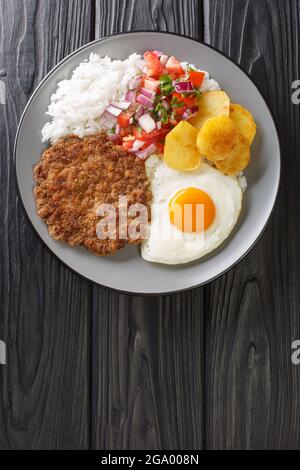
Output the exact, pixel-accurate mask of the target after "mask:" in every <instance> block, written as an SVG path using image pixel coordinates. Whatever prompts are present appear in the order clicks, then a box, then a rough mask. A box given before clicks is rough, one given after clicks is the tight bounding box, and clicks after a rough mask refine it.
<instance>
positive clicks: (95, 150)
mask: <svg viewBox="0 0 300 470" xmlns="http://www.w3.org/2000/svg"><path fill="white" fill-rule="evenodd" d="M47 116H48V117H49V122H47V124H46V125H45V126H44V127H43V129H42V138H43V141H44V142H46V141H48V142H49V143H50V147H49V148H48V149H47V150H46V151H45V152H44V154H43V155H42V158H41V161H40V163H38V164H37V166H36V167H35V170H34V174H35V181H36V188H35V197H36V202H37V209H38V214H39V216H40V217H41V218H42V219H43V220H44V221H45V222H46V223H47V225H48V227H49V232H50V235H51V236H52V237H53V238H54V239H55V240H58V241H62V242H66V243H68V244H70V245H71V246H83V247H85V248H87V249H88V250H89V251H90V252H92V253H93V254H95V255H99V256H107V255H112V254H114V253H116V252H117V251H118V250H120V249H121V248H124V247H125V246H126V245H128V244H132V245H142V249H141V252H142V257H143V258H144V259H145V260H146V261H149V262H155V263H165V264H183V263H188V262H191V261H194V260H197V259H200V258H202V257H203V256H205V255H207V254H208V253H210V252H212V251H213V250H215V249H216V248H217V247H219V246H220V245H221V244H222V243H223V242H224V241H225V240H226V239H227V238H228V237H229V235H230V234H231V232H232V230H233V229H234V227H235V226H236V224H237V221H238V218H239V214H240V211H241V208H242V199H243V192H244V191H245V190H246V187H247V181H246V179H245V177H244V176H243V173H242V172H243V170H244V169H245V168H246V167H247V165H248V164H249V163H250V147H251V145H252V143H253V140H254V137H255V134H256V124H255V121H254V118H253V117H252V115H251V114H250V112H249V111H248V110H246V109H245V108H243V107H242V106H240V105H238V104H231V102H230V97H229V96H228V95H227V94H226V92H225V91H223V90H221V88H220V86H219V84H218V83H217V82H216V81H215V80H213V79H211V78H210V76H209V74H208V73H207V72H205V71H203V70H200V69H199V68H198V67H197V66H195V65H193V64H189V63H188V62H182V61H180V59H179V58H177V57H174V56H170V55H167V54H165V53H164V52H162V51H158V50H153V51H146V52H145V53H144V56H143V57H142V56H140V55H138V54H136V53H134V54H132V55H131V56H129V57H128V58H127V59H126V60H123V61H122V60H112V59H111V58H110V57H104V58H101V57H99V56H98V55H97V54H91V56H90V58H89V60H87V61H85V62H83V63H81V64H80V65H79V66H78V67H77V68H76V69H75V70H74V72H73V74H72V77H71V78H70V79H69V80H63V81H62V82H60V83H59V84H58V88H57V91H56V92H55V93H54V94H53V95H52V97H51V101H50V104H49V108H48V111H47ZM126 198H127V199H126ZM125 199H126V211H127V208H128V210H129V212H128V214H126V217H125V218H124V207H125V206H124V200H125ZM120 201H123V202H121V203H120ZM120 204H121V205H120ZM109 207H112V208H113V212H114V215H111V213H110V212H109ZM132 207H135V208H136V212H135V213H134V211H132V212H130V208H132ZM144 208H145V210H146V218H144V219H142V213H143V209H144ZM135 215H137V219H138V217H140V218H139V219H138V221H137V219H136V218H135ZM105 220H108V225H109V227H111V224H110V222H113V221H114V222H115V226H113V225H112V227H113V230H112V231H111V230H110V233H109V234H108V232H106V231H105V232H104V233H103V232H101V234H100V229H99V227H100V225H101V227H102V225H103V223H104V221H105ZM132 225H133V226H134V227H135V228H136V233H135V236H134V234H133V232H132V231H131V226H132ZM145 226H146V227H145ZM102 228H103V227H102ZM144 229H145V230H144ZM121 234H122V235H123V236H121ZM124 234H125V236H124ZM106 235H107V236H106Z"/></svg>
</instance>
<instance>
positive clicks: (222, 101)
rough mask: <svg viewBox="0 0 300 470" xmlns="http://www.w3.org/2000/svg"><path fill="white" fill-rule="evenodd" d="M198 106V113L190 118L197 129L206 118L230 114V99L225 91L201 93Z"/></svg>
mask: <svg viewBox="0 0 300 470" xmlns="http://www.w3.org/2000/svg"><path fill="white" fill-rule="evenodd" d="M198 107H199V111H198V113H197V114H196V115H195V116H194V117H193V118H192V119H191V120H190V123H191V124H192V125H193V126H194V127H197V128H198V129H201V128H202V127H203V125H204V124H205V122H206V121H207V120H208V119H211V118H213V117H216V116H227V117H229V115H230V99H229V96H228V95H227V94H226V93H225V91H208V92H206V93H203V94H202V95H201V96H200V97H199V99H198Z"/></svg>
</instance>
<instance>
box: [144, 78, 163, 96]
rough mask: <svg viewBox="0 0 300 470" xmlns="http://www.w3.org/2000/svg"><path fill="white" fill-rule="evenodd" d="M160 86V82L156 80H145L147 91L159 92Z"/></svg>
mask: <svg viewBox="0 0 300 470" xmlns="http://www.w3.org/2000/svg"><path fill="white" fill-rule="evenodd" d="M159 85H160V83H159V81H158V80H154V78H145V80H144V88H146V89H147V90H151V91H153V92H154V93H156V92H157V90H158V88H159Z"/></svg>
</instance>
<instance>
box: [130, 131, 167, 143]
mask: <svg viewBox="0 0 300 470" xmlns="http://www.w3.org/2000/svg"><path fill="white" fill-rule="evenodd" d="M170 130H171V129H170V127H164V128H162V129H160V130H159V131H158V130H155V131H153V132H151V133H150V134H147V132H145V131H143V130H140V129H135V130H134V136H135V138H136V139H138V140H143V141H144V142H147V143H148V144H151V143H155V142H162V141H163V140H164V139H165V138H166V136H167V134H168V133H169V132H170Z"/></svg>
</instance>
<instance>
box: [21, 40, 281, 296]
mask: <svg viewBox="0 0 300 470" xmlns="http://www.w3.org/2000/svg"><path fill="white" fill-rule="evenodd" d="M148 49H159V50H163V51H165V52H166V53H167V54H169V55H175V56H177V57H179V58H180V59H182V60H184V61H188V62H190V63H194V64H196V65H198V66H199V67H201V68H202V69H204V70H207V71H208V72H209V73H210V74H211V76H212V78H215V79H216V80H217V81H218V82H219V83H220V84H221V86H222V88H223V89H224V90H225V91H226V92H227V93H228V94H229V96H230V97H231V100H232V102H237V103H241V104H242V105H244V106H246V108H248V109H249V110H250V111H251V112H252V113H253V115H254V116H255V119H256V121H257V124H258V134H257V137H256V139H255V144H254V146H253V147H252V164H251V165H250V166H249V167H248V169H247V171H246V172H245V174H246V177H247V180H248V190H247V193H246V195H245V198H244V204H243V211H242V214H241V217H240V220H239V224H238V226H237V227H236V229H235V231H234V233H233V234H232V236H231V237H230V239H229V240H227V242H226V243H225V244H223V245H222V247H221V248H220V249H218V250H217V251H216V252H213V253H212V254H211V255H209V256H208V257H206V258H205V259H203V260H200V261H198V262H197V263H193V264H189V265H184V266H163V265H156V264H150V263H147V262H146V261H144V260H143V259H142V258H141V257H140V255H139V253H138V252H137V250H136V248H134V247H129V248H126V249H125V250H123V251H121V252H119V253H118V254H117V255H116V256H114V257H108V258H98V257H94V256H93V255H92V254H90V253H89V252H88V251H86V250H85V249H83V248H72V247H69V246H67V245H65V244H63V243H59V242H56V241H54V240H52V238H51V237H50V235H49V233H48V230H47V226H46V224H45V223H44V222H43V221H42V220H41V219H40V218H39V217H38V215H37V212H36V204H35V199H34V195H33V188H34V179H33V167H34V166H35V164H36V163H37V162H38V161H39V160H40V157H41V154H42V152H43V150H44V149H45V145H43V143H42V141H41V133H40V130H41V128H42V126H43V125H44V124H45V123H46V122H47V117H46V115H45V111H46V110H47V107H48V104H49V100H50V97H51V95H52V93H53V92H54V91H55V90H56V87H57V84H58V82H60V81H61V80H63V79H68V78H70V76H71V73H72V71H73V70H74V69H75V68H76V67H77V65H78V64H79V63H80V62H83V61H84V60H86V59H88V57H89V55H90V54H91V53H92V52H94V53H97V54H99V55H100V56H105V55H109V56H111V57H113V58H114V59H119V58H121V59H125V58H126V57H128V56H129V55H130V54H132V53H133V52H139V53H143V52H144V51H145V50H148ZM15 169H16V177H17V184H18V188H19V193H20V197H21V200H22V202H23V205H24V209H25V211H26V214H27V215H28V218H29V220H30V222H31V224H32V225H33V227H34V230H35V232H36V233H37V234H38V236H39V237H40V239H41V240H42V241H43V242H44V243H45V245H46V246H47V247H48V249H49V250H50V251H51V252H52V253H53V254H54V255H55V256H56V257H57V258H58V259H59V260H60V261H61V262H63V263H64V264H65V265H66V266H67V267H69V268H70V269H72V270H73V271H75V272H76V273H78V274H80V275H81V276H83V277H84V278H86V279H88V280H90V281H92V282H94V283H97V284H98V285H100V286H102V287H106V288H109V289H114V290H117V291H120V292H126V293H130V294H143V295H162V294H171V293H176V292H182V291H185V290H189V289H192V288H195V287H198V286H201V285H203V284H205V283H208V282H210V281H212V280H213V279H215V278H217V277H218V276H220V275H221V274H223V273H225V272H226V271H227V270H229V269H230V268H231V267H233V266H234V265H235V264H236V263H238V262H239V261H240V260H241V259H242V258H243V257H244V256H245V255H246V254H247V253H248V252H249V251H250V250H251V249H252V248H253V246H254V245H255V243H256V242H257V240H258V239H259V237H260V235H261V234H262V232H263V231H264V228H265V227H266V224H267V222H268V220H269V218H270V215H271V213H272V209H273V207H274V204H275V201H276V196H277V192H278V187H279V181H280V144H279V138H278V133H277V130H276V126H275V123H274V120H273V117H272V114H271V112H270V110H269V108H268V105H267V104H266V101H265V100H264V98H263V96H262V94H261V93H260V91H259V90H258V88H257V87H256V85H254V83H253V82H252V81H251V79H250V78H249V77H248V76H247V74H246V73H245V72H243V71H242V70H241V69H240V68H239V67H238V66H237V65H236V64H234V63H233V62H232V61H231V60H230V59H228V58H227V57H225V56H224V55H223V54H221V53H219V52H218V51H216V50H214V49H213V48H211V47H210V46H207V45H205V44H202V43H199V42H197V41H195V40H192V39H189V38H186V37H183V36H178V35H174V34H169V33H158V32H134V33H125V34H119V35H114V36H110V37H107V38H105V39H101V40H98V41H95V42H93V43H90V44H87V45H86V46H84V47H83V48H81V49H79V50H78V51H76V52H75V53H73V54H72V55H70V56H69V57H67V58H66V59H65V60H63V61H62V62H61V63H60V64H59V65H58V66H56V67H55V68H54V69H53V70H52V71H51V72H50V73H49V74H48V75H47V77H46V78H45V79H44V80H43V82H42V83H41V84H40V86H39V87H38V88H37V90H36V91H35V93H34V94H33V96H32V97H31V99H30V101H29V103H28V105H27V107H26V109H25V111H24V114H23V116H22V119H21V122H20V125H19V129H18V132H17V136H16V143H15Z"/></svg>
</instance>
